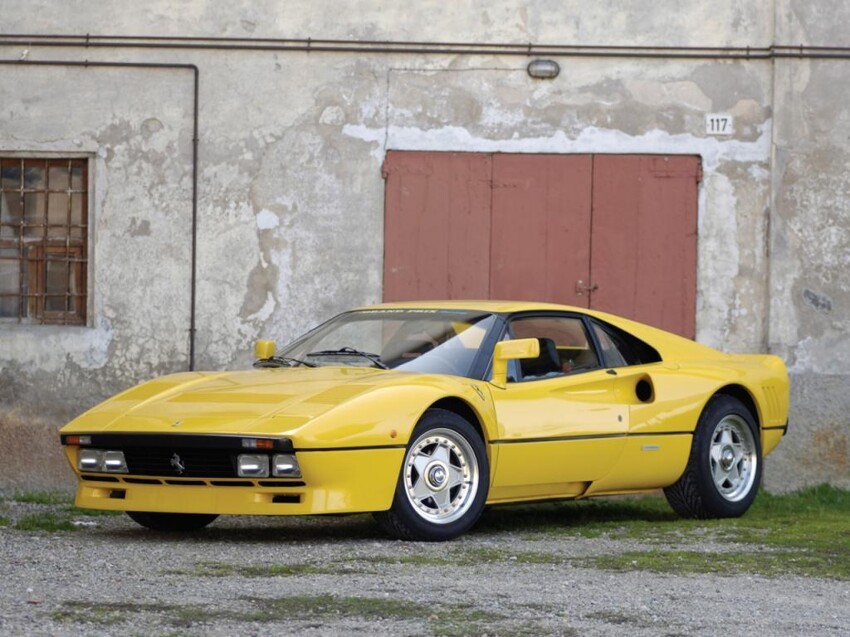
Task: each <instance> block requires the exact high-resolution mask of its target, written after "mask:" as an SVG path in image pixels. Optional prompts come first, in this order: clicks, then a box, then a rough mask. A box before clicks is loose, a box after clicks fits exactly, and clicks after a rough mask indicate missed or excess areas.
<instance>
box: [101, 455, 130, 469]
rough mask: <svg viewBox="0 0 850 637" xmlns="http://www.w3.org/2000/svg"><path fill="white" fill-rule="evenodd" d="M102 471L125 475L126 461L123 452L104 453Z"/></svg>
mask: <svg viewBox="0 0 850 637" xmlns="http://www.w3.org/2000/svg"><path fill="white" fill-rule="evenodd" d="M103 469H104V471H109V472H111V473H127V460H125V459H124V452H123V451H104V452H103Z"/></svg>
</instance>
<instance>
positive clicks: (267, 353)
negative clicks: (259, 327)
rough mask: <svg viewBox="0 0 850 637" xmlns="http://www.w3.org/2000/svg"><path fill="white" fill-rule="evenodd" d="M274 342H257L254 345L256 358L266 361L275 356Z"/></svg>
mask: <svg viewBox="0 0 850 637" xmlns="http://www.w3.org/2000/svg"><path fill="white" fill-rule="evenodd" d="M274 352H275V344H274V341H257V342H256V343H254V356H255V357H256V358H257V360H266V359H268V358H271V357H272V356H274Z"/></svg>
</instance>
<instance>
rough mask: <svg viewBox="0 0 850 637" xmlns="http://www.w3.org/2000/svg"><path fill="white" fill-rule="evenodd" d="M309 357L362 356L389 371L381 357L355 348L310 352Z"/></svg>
mask: <svg viewBox="0 0 850 637" xmlns="http://www.w3.org/2000/svg"><path fill="white" fill-rule="evenodd" d="M307 356H361V357H363V358H368V359H369V360H370V361H372V363H374V365H375V367H380V368H381V369H389V367H387V366H386V365H384V364H383V363H382V362H381V357H380V356H379V355H378V354H370V353H369V352H361V351H360V350H359V349H354V348H353V347H340V348H339V349H323V350H319V351H318V352H310V353H309V354H307Z"/></svg>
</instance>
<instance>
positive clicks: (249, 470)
mask: <svg viewBox="0 0 850 637" xmlns="http://www.w3.org/2000/svg"><path fill="white" fill-rule="evenodd" d="M237 465H238V467H237V473H238V474H239V476H240V477H242V478H267V477H268V475H269V457H268V456H259V455H253V454H247V453H243V454H241V455H240V456H239V458H238V462H237Z"/></svg>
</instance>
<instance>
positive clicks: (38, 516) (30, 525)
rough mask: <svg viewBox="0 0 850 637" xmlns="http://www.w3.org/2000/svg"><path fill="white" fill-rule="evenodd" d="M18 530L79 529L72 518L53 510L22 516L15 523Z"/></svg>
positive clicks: (52, 530) (53, 530)
mask: <svg viewBox="0 0 850 637" xmlns="http://www.w3.org/2000/svg"><path fill="white" fill-rule="evenodd" d="M15 528H16V529H17V530H18V531H50V532H55V531H75V530H76V529H77V527H76V526H74V525H73V524H72V523H71V520H69V519H68V518H66V517H65V516H62V515H57V514H55V513H52V512H51V511H41V512H39V513H30V514H28V515H24V516H21V517H20V518H19V519H18V521H17V522H16V523H15Z"/></svg>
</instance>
